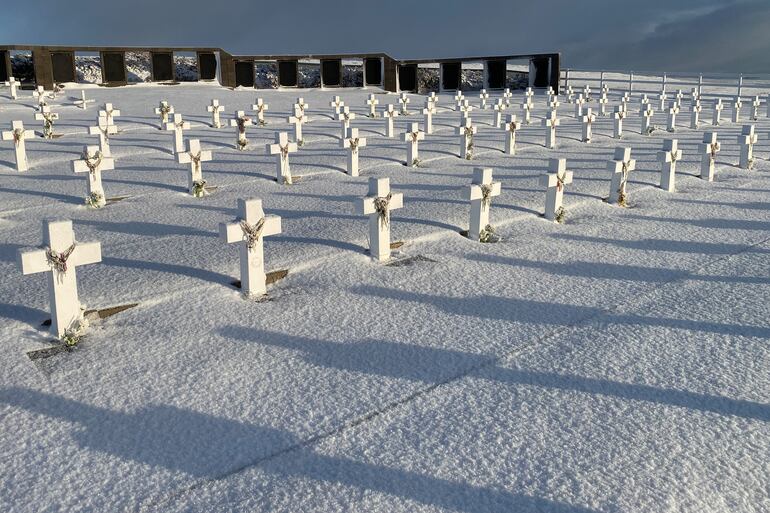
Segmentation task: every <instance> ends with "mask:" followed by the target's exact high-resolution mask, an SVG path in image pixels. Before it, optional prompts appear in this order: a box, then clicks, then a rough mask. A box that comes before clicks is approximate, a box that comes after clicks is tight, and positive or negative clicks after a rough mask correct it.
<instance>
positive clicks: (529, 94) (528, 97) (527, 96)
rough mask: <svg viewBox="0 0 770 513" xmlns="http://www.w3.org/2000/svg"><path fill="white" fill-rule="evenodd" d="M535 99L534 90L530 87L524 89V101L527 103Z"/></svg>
mask: <svg viewBox="0 0 770 513" xmlns="http://www.w3.org/2000/svg"><path fill="white" fill-rule="evenodd" d="M534 99H535V91H533V90H532V88H531V87H528V88H526V89H525V90H524V101H525V102H527V103H533V102H534Z"/></svg>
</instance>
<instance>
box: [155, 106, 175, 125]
mask: <svg viewBox="0 0 770 513" xmlns="http://www.w3.org/2000/svg"><path fill="white" fill-rule="evenodd" d="M173 113H174V106H173V105H169V104H168V102H167V101H166V100H161V102H160V103H159V104H158V106H157V107H155V114H157V115H158V116H160V129H161V130H164V129H165V128H166V123H168V115H169V114H173Z"/></svg>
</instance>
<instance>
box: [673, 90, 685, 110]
mask: <svg viewBox="0 0 770 513" xmlns="http://www.w3.org/2000/svg"><path fill="white" fill-rule="evenodd" d="M674 98H676V105H677V107H679V108H681V107H682V99H683V98H684V93H683V92H682V90H681V89H677V90H676V96H674Z"/></svg>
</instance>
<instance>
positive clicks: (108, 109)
mask: <svg viewBox="0 0 770 513" xmlns="http://www.w3.org/2000/svg"><path fill="white" fill-rule="evenodd" d="M99 115H100V116H102V115H104V116H107V123H109V124H110V125H114V124H115V119H114V118H117V117H120V111H119V110H118V109H116V108H114V107H113V106H112V104H111V103H105V104H104V107H102V109H101V110H100V111H99Z"/></svg>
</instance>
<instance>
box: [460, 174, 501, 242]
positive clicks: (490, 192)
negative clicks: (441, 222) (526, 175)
mask: <svg viewBox="0 0 770 513" xmlns="http://www.w3.org/2000/svg"><path fill="white" fill-rule="evenodd" d="M501 188H502V185H501V184H500V182H493V181H492V168H488V167H487V168H481V167H477V168H474V170H473V181H472V182H471V186H470V187H468V189H466V197H465V199H467V200H468V201H470V202H471V222H470V227H469V229H468V238H469V239H471V240H476V241H477V240H479V239H480V238H481V232H482V231H483V230H484V229H485V228H486V227H487V226H489V207H490V206H491V204H492V198H493V197H495V196H499V195H500V191H501Z"/></svg>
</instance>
